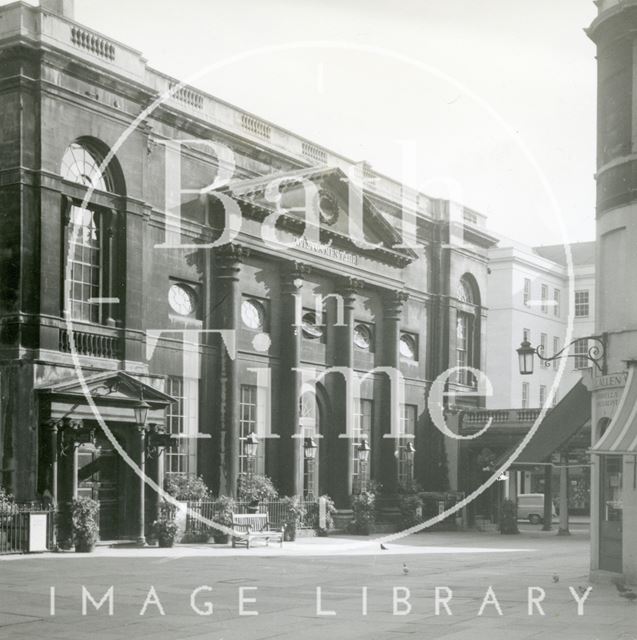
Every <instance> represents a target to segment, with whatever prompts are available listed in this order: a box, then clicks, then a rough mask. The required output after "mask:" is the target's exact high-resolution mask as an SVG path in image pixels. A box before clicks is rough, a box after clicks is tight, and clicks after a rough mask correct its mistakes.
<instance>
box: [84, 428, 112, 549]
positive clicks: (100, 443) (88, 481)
mask: <svg viewBox="0 0 637 640" xmlns="http://www.w3.org/2000/svg"><path fill="white" fill-rule="evenodd" d="M118 460H119V458H118V456H117V454H116V453H115V451H113V447H112V445H111V443H110V442H109V441H108V440H107V439H106V438H105V437H104V436H100V435H98V436H97V440H96V444H95V445H91V444H87V445H82V446H80V448H79V449H78V465H77V466H78V471H77V486H78V490H77V493H78V497H82V496H85V497H88V498H93V500H96V501H97V502H99V505H100V513H99V536H100V539H101V540H115V539H117V537H118V536H119V486H118V476H119V474H118Z"/></svg>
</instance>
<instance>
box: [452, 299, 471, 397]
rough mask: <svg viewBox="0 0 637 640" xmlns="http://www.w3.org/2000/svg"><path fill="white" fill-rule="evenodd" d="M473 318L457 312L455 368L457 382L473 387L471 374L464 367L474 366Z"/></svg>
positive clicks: (467, 314)
mask: <svg viewBox="0 0 637 640" xmlns="http://www.w3.org/2000/svg"><path fill="white" fill-rule="evenodd" d="M473 327H474V322H473V316H472V315H471V314H469V313H463V312H460V311H459V312H458V317H457V321H456V366H457V367H459V369H458V371H457V374H456V375H457V381H458V383H459V384H462V385H465V386H468V387H470V386H474V385H475V379H474V376H473V374H472V373H471V372H470V371H468V370H467V369H466V367H473V366H474V358H473Z"/></svg>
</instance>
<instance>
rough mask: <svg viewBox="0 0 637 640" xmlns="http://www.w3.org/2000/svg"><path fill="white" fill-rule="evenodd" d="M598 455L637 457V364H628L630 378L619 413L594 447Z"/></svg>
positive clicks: (594, 451)
mask: <svg viewBox="0 0 637 640" xmlns="http://www.w3.org/2000/svg"><path fill="white" fill-rule="evenodd" d="M591 453H594V454H597V455H637V363H636V362H630V363H629V364H628V376H627V379H626V386H625V387H624V393H623V394H622V397H621V398H620V400H619V405H618V406H617V411H616V412H615V415H614V416H613V419H612V420H611V422H610V424H609V425H608V428H607V429H606V431H605V433H604V435H603V436H602V437H601V438H600V439H599V440H598V441H597V442H596V443H595V445H593V447H592V449H591Z"/></svg>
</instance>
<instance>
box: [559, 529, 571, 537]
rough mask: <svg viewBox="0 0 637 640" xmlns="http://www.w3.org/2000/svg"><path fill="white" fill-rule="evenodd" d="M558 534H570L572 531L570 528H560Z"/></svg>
mask: <svg viewBox="0 0 637 640" xmlns="http://www.w3.org/2000/svg"><path fill="white" fill-rule="evenodd" d="M557 535H558V536H570V535H571V532H570V531H569V530H568V529H559V530H558V532H557Z"/></svg>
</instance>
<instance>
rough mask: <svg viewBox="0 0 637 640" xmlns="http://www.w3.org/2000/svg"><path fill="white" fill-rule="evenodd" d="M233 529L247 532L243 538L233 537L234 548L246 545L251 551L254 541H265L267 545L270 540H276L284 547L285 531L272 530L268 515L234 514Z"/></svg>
mask: <svg viewBox="0 0 637 640" xmlns="http://www.w3.org/2000/svg"><path fill="white" fill-rule="evenodd" d="M232 528H233V529H234V530H235V531H245V534H243V535H241V536H232V547H233V548H234V547H236V546H237V545H242V544H245V546H246V548H247V549H249V548H250V543H251V542H252V541H253V540H265V543H266V545H268V544H269V543H270V540H275V541H278V542H279V543H280V544H281V546H283V532H284V529H283V528H281V529H278V530H277V529H270V523H269V522H268V514H267V513H233V514H232Z"/></svg>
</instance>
